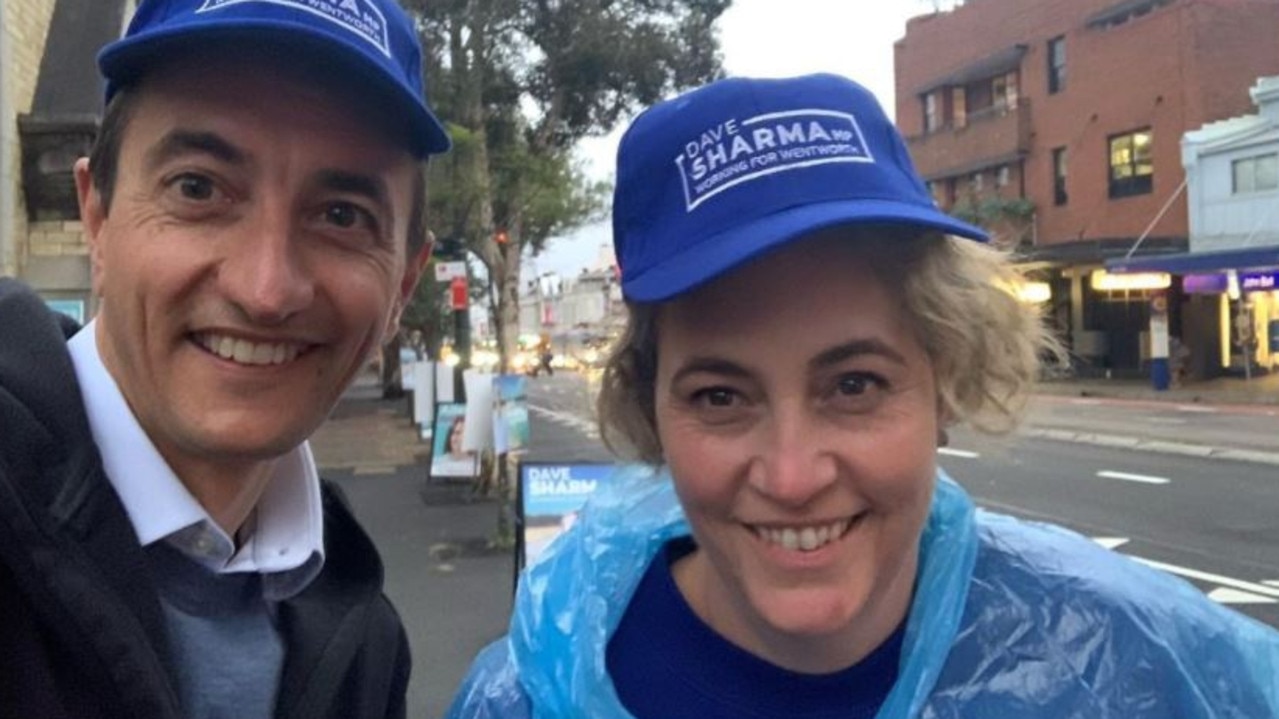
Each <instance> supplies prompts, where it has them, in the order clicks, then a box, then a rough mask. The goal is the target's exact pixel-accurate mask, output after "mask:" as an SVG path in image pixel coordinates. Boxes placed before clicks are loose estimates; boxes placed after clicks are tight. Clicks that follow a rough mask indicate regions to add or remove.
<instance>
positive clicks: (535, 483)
mask: <svg viewBox="0 0 1279 719" xmlns="http://www.w3.org/2000/svg"><path fill="white" fill-rule="evenodd" d="M616 471H617V465H615V464H609V463H605V462H578V463H564V464H553V463H543V462H524V463H522V464H520V481H519V487H518V491H519V501H518V502H517V507H518V510H519V513H520V522H519V528H520V531H519V536H517V537H516V557H515V559H516V563H517V564H518V565H519V566H524V565H525V564H528V563H529V562H532V561H533V560H535V559H537V557H538V555H540V554H541V553H542V552H543V551H544V550H545V549H546V547H547V545H549V544H550V543H551V541H552V540H554V539H555V538H556V537H558V536H559V535H560V534H561V533H563V532H564V531H565V530H567V529H568V528H569V527H571V526H573V522H575V521H577V513H578V512H579V511H581V509H582V506H583V505H585V504H586V500H587V499H589V498H590V496H591V495H592V494H593V493H594V492H595V490H596V489H597V488H598V487H599V484H600V482H606V481H608V479H609V478H610V477H612V476H613V473H614V472H616Z"/></svg>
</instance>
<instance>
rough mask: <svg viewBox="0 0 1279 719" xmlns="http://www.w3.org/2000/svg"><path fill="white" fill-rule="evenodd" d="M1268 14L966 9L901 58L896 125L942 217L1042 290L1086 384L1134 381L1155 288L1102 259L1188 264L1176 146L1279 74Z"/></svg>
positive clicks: (1152, 3)
mask: <svg viewBox="0 0 1279 719" xmlns="http://www.w3.org/2000/svg"><path fill="white" fill-rule="evenodd" d="M1276 37H1279V0H1123V1H1119V2H1117V1H1116V0H1071V1H1070V2H1058V1H1055V0H969V1H968V2H967V3H966V4H964V5H962V6H959V7H957V8H955V9H953V10H950V11H947V12H938V13H933V14H929V15H923V16H920V17H916V18H914V19H912V20H910V21H909V23H908V24H907V29H906V35H905V37H903V38H902V39H901V40H899V41H898V42H897V44H896V47H895V63H896V65H895V70H896V89H897V107H896V111H897V113H896V116H897V123H898V125H899V127H900V128H901V130H902V132H903V134H904V135H906V136H907V141H908V144H909V147H910V151H911V154H912V156H913V157H914V160H915V163H916V165H917V166H918V168H919V170H920V172H921V174H922V175H923V176H924V177H925V179H926V180H927V181H928V182H929V185H930V188H931V189H932V191H933V194H934V197H935V198H936V199H937V201H938V203H939V204H940V205H941V206H942V207H944V208H946V209H948V210H949V211H951V212H952V213H954V214H957V215H960V216H963V217H966V218H968V219H971V220H974V221H977V222H980V223H982V224H984V225H986V226H987V227H989V228H991V229H992V231H993V232H994V234H995V236H996V239H997V241H998V242H1000V243H1001V244H1003V245H1005V246H1008V247H1010V248H1012V249H1013V250H1014V251H1015V252H1016V253H1017V254H1018V256H1019V257H1020V258H1021V259H1022V261H1023V262H1025V263H1026V264H1027V265H1028V267H1029V268H1031V269H1032V270H1033V271H1034V272H1035V273H1036V274H1037V275H1038V276H1039V277H1040V278H1041V279H1042V281H1043V282H1044V283H1045V287H1044V288H1043V292H1042V293H1041V294H1040V296H1041V298H1045V301H1047V302H1048V303H1050V305H1049V310H1048V314H1049V316H1050V317H1051V319H1052V321H1053V322H1054V324H1055V325H1056V327H1057V329H1058V331H1059V332H1060V333H1061V335H1062V336H1063V338H1064V339H1066V340H1067V341H1068V343H1069V344H1070V346H1071V347H1072V349H1073V350H1074V352H1075V354H1076V355H1077V357H1078V358H1079V361H1080V369H1081V371H1084V372H1089V371H1095V372H1097V373H1101V372H1103V371H1104V372H1113V373H1115V374H1119V375H1123V374H1134V375H1135V374H1138V373H1140V372H1143V371H1144V362H1145V360H1146V359H1147V357H1146V354H1147V350H1146V342H1145V338H1144V333H1145V332H1146V329H1147V325H1148V322H1149V317H1150V302H1151V299H1152V298H1153V296H1154V295H1155V294H1156V293H1161V292H1171V293H1172V297H1171V300H1172V301H1171V302H1169V305H1170V314H1171V326H1172V327H1173V328H1174V329H1173V331H1174V334H1176V333H1177V329H1176V328H1177V327H1178V326H1179V322H1180V315H1179V313H1180V305H1181V303H1182V301H1183V299H1184V298H1182V297H1181V296H1180V294H1179V292H1180V291H1179V288H1178V287H1176V286H1173V285H1172V284H1171V282H1170V281H1169V280H1168V279H1167V278H1166V277H1163V278H1151V277H1145V276H1140V277H1138V278H1136V279H1134V278H1132V277H1128V278H1117V277H1115V276H1113V275H1109V274H1107V273H1105V271H1104V269H1103V267H1104V263H1105V261H1106V260H1107V259H1111V258H1115V257H1123V256H1125V255H1130V254H1131V255H1136V256H1141V255H1147V254H1159V253H1175V252H1184V251H1185V250H1186V249H1187V248H1188V236H1189V220H1188V214H1187V204H1186V194H1185V189H1186V188H1185V173H1184V170H1183V168H1182V163H1181V147H1180V143H1181V138H1182V135H1183V134H1184V133H1185V132H1186V131H1187V130H1189V129H1192V128H1198V127H1200V126H1202V125H1204V124H1206V123H1209V122H1212V121H1215V120H1221V119H1224V118H1229V117H1232V116H1236V115H1241V114H1244V113H1246V112H1248V111H1249V110H1251V106H1252V102H1251V98H1250V97H1249V94H1248V90H1249V88H1250V86H1251V85H1252V84H1253V82H1254V81H1255V80H1256V78H1257V77H1258V76H1262V75H1273V74H1275V73H1276V72H1279V45H1276V42H1275V38H1276Z"/></svg>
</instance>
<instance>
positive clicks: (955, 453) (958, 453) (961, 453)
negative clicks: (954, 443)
mask: <svg viewBox="0 0 1279 719" xmlns="http://www.w3.org/2000/svg"><path fill="white" fill-rule="evenodd" d="M937 454H944V455H946V456H948V457H963V458H964V459H977V458H978V457H980V456H981V455H980V454H977V453H976V452H969V451H968V450H966V449H952V448H950V447H938V448H937Z"/></svg>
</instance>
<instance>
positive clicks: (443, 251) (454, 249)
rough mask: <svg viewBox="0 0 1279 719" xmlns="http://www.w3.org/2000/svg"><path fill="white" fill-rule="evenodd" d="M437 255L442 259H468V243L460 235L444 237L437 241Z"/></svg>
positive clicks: (435, 251) (435, 252)
mask: <svg viewBox="0 0 1279 719" xmlns="http://www.w3.org/2000/svg"><path fill="white" fill-rule="evenodd" d="M434 254H435V257H437V258H438V259H441V260H445V261H448V260H464V259H466V243H465V242H464V241H463V240H462V239H461V238H458V237H442V238H440V239H438V240H436V241H435V250H434Z"/></svg>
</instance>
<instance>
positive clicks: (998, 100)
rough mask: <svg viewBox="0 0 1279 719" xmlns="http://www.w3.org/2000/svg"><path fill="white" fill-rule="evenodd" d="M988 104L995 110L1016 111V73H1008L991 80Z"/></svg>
mask: <svg viewBox="0 0 1279 719" xmlns="http://www.w3.org/2000/svg"><path fill="white" fill-rule="evenodd" d="M990 103H991V105H992V106H993V107H994V108H995V109H996V110H1015V109H1017V73H1015V72H1010V73H1007V74H1005V75H999V76H998V77H994V78H992V79H991V81H990Z"/></svg>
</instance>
